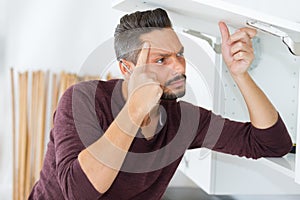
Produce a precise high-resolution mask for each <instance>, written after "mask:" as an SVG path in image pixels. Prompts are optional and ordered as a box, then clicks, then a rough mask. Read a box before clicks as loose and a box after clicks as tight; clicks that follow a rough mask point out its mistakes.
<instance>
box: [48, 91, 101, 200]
mask: <svg viewBox="0 0 300 200" xmlns="http://www.w3.org/2000/svg"><path fill="white" fill-rule="evenodd" d="M73 90H74V87H70V88H69V89H68V90H67V91H66V92H65V93H64V95H63V96H62V97H61V99H60V102H59V105H58V107H57V110H56V113H55V117H54V129H53V130H54V134H53V137H54V145H55V158H56V169H57V180H58V182H59V186H60V188H61V190H62V191H63V196H64V198H65V199H99V198H100V197H101V196H102V194H101V193H99V192H98V191H97V190H96V189H95V188H94V187H93V185H92V184H91V182H90V181H89V179H88V178H87V176H86V175H85V173H84V172H83V170H82V169H81V167H80V164H79V161H78V155H79V153H80V152H81V151H82V150H84V149H85V148H86V147H87V145H88V143H87V142H86V141H85V137H83V135H79V134H78V130H79V129H80V123H79V122H78V121H76V120H78V119H76V120H75V119H74V106H79V109H82V113H81V114H82V116H83V117H84V118H85V121H83V122H82V124H84V126H86V127H88V129H87V130H91V132H93V131H94V132H97V131H98V132H99V130H97V128H98V127H97V125H95V123H96V122H97V119H89V117H86V114H85V111H86V110H88V109H86V108H87V107H90V106H88V104H89V103H90V101H89V100H88V99H87V98H85V94H82V95H81V96H80V95H79V96H77V97H76V104H75V102H74V95H73ZM77 114H78V113H77ZM79 119H80V118H79ZM77 124H79V126H77ZM85 134H87V135H88V134H89V132H87V133H85ZM94 139H95V138H94ZM90 143H91V141H90Z"/></svg>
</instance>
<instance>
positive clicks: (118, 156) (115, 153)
mask: <svg viewBox="0 0 300 200" xmlns="http://www.w3.org/2000/svg"><path fill="white" fill-rule="evenodd" d="M127 112H128V111H127V106H125V107H123V109H122V110H121V112H120V113H119V114H118V116H117V118H116V119H115V120H114V121H113V122H112V124H111V125H110V126H109V128H108V129H107V130H106V132H105V133H104V135H103V136H102V137H101V138H99V139H98V140H97V141H96V142H94V143H93V144H92V145H90V146H89V147H88V148H86V149H84V150H83V151H81V152H80V153H79V156H78V160H79V163H80V166H81V168H82V170H83V171H84V173H85V174H86V176H87V177H88V179H89V180H90V182H91V183H92V185H93V186H94V187H95V188H96V190H97V191H99V192H100V193H102V194H103V193H105V192H106V191H107V190H108V189H109V188H110V186H111V185H112V183H113V181H114V180H115V178H116V176H117V175H118V172H119V170H120V168H121V166H122V163H123V162H124V159H125V156H126V153H127V152H128V150H129V148H130V145H131V143H132V141H133V139H134V135H135V133H136V132H137V131H138V127H137V126H136V125H134V123H132V122H131V120H127V125H126V126H127V127H126V129H127V130H128V129H130V130H131V134H132V135H129V134H128V133H126V132H127V131H124V130H125V129H123V128H122V127H120V122H118V120H122V119H124V117H127Z"/></svg>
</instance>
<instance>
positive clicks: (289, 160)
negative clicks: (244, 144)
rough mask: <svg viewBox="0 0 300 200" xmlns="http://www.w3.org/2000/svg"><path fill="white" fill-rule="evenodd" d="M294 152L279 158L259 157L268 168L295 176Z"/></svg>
mask: <svg viewBox="0 0 300 200" xmlns="http://www.w3.org/2000/svg"><path fill="white" fill-rule="evenodd" d="M295 158H296V155H295V154H291V153H289V154H287V155H286V156H284V157H281V158H273V157H272V158H261V159H260V160H261V161H262V163H264V164H265V165H267V166H269V167H270V168H272V169H274V170H277V171H278V172H281V173H283V174H284V175H286V176H288V177H290V178H293V179H294V178H295Z"/></svg>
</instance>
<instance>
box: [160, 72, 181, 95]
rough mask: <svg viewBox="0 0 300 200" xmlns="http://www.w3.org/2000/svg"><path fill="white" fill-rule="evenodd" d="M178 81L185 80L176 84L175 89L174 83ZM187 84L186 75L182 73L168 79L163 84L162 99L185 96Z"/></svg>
mask: <svg viewBox="0 0 300 200" xmlns="http://www.w3.org/2000/svg"><path fill="white" fill-rule="evenodd" d="M177 81H183V84H182V85H179V86H177V87H176V86H175V87H174V88H173V89H172V88H171V87H172V86H173V84H174V83H176V82H177ZM185 85H186V75H185V74H181V75H178V76H175V77H174V78H172V79H170V80H168V81H167V82H166V83H165V84H164V86H163V91H164V92H163V94H162V96H161V99H163V100H175V99H177V98H180V97H183V96H184V95H185Z"/></svg>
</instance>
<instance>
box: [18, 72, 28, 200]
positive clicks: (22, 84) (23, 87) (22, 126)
mask: <svg viewBox="0 0 300 200" xmlns="http://www.w3.org/2000/svg"><path fill="white" fill-rule="evenodd" d="M27 82H28V73H27V72H25V73H23V74H20V73H19V91H20V95H19V146H18V147H19V154H18V156H19V170H18V177H19V178H18V184H19V191H18V192H19V197H20V198H21V199H24V198H25V197H24V195H25V190H24V189H25V172H26V150H27Z"/></svg>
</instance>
